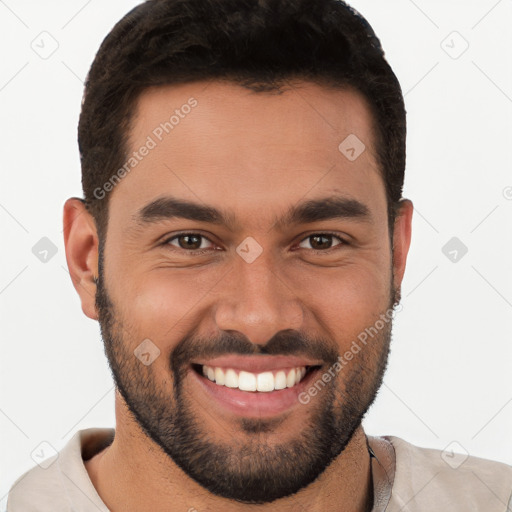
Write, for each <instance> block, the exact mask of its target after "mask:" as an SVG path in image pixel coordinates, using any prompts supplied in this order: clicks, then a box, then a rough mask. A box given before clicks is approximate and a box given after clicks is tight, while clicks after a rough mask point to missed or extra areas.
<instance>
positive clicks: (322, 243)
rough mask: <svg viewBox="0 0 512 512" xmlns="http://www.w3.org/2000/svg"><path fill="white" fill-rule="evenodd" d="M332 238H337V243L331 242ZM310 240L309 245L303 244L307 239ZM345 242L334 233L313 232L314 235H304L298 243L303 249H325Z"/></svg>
mask: <svg viewBox="0 0 512 512" xmlns="http://www.w3.org/2000/svg"><path fill="white" fill-rule="evenodd" d="M333 239H338V240H339V243H337V244H333ZM308 240H309V241H310V247H305V246H304V245H303V244H304V243H305V242H307V241H308ZM343 243H345V241H344V240H343V239H342V238H340V237H339V236H336V235H331V234H329V233H315V234H314V235H310V236H308V237H306V238H305V239H304V240H303V241H302V242H301V243H300V244H299V247H303V248H305V249H309V248H311V249H313V250H315V251H322V250H326V249H331V248H332V247H335V246H337V245H341V244H343Z"/></svg>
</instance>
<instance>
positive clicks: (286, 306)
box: [215, 252, 304, 345]
mask: <svg viewBox="0 0 512 512" xmlns="http://www.w3.org/2000/svg"><path fill="white" fill-rule="evenodd" d="M287 275H288V274H287ZM287 275H286V276H285V275H284V273H282V272H281V274H280V272H279V270H278V269H277V268H276V266H275V265H273V264H272V262H271V258H270V256H266V255H265V252H264V253H263V254H262V255H261V256H260V257H259V258H257V259H256V260H255V261H253V262H252V263H247V262H246V261H244V260H243V259H242V258H238V257H237V259H236V260H235V263H234V268H233V270H232V271H231V272H229V273H228V274H227V276H226V278H225V280H224V281H223V283H222V285H221V287H220V288H218V289H217V292H218V295H217V304H216V308H215V321H216V324H217V328H218V329H222V330H224V331H239V332H241V333H243V334H244V335H245V336H246V337H247V338H248V339H249V340H250V341H251V342H252V343H255V344H260V345H264V344H266V343H267V341H268V340H270V339H271V338H272V337H273V336H274V335H275V334H276V333H277V332H279V331H281V330H283V329H295V330H301V327H302V324H303V321H304V314H303V306H302V304H301V301H300V299H299V297H298V295H297V293H296V291H294V289H293V285H292V284H291V283H290V282H287V281H288V278H287Z"/></svg>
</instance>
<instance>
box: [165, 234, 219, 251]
mask: <svg viewBox="0 0 512 512" xmlns="http://www.w3.org/2000/svg"><path fill="white" fill-rule="evenodd" d="M204 241H206V245H204V243H203V242H204ZM208 243H211V242H210V241H209V240H208V239H207V238H206V237H204V236H203V235H199V234H197V233H182V234H181V235H176V236H173V237H172V238H170V239H169V240H167V242H166V244H169V245H172V246H173V247H178V248H180V249H184V250H186V251H195V250H198V249H207V248H208Z"/></svg>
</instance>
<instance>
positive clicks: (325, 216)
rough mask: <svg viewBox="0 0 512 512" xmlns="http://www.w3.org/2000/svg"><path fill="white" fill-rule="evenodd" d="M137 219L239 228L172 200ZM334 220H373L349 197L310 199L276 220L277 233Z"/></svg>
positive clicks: (220, 215)
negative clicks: (295, 226) (202, 223)
mask: <svg viewBox="0 0 512 512" xmlns="http://www.w3.org/2000/svg"><path fill="white" fill-rule="evenodd" d="M133 218H134V220H135V222H136V223H137V224H140V225H147V224H153V223H157V222H160V221H162V220H168V219H188V220H192V221H198V222H208V223H211V224H216V225H225V226H227V227H228V228H230V229H231V230H234V229H235V228H236V227H237V226H239V224H238V223H237V222H236V217H235V216H234V215H233V214H229V213H228V212H225V211H222V210H219V209H217V208H215V207H213V206H209V205H205V204H200V203H195V202H192V201H188V200H184V199H178V198H175V197H171V196H165V197H159V198H157V199H155V200H154V201H152V202H150V203H149V204H147V205H146V206H144V207H142V208H141V209H139V210H138V211H137V212H136V213H135V214H134V216H133ZM331 219H348V220H355V221H360V222H368V223H371V222H372V220H373V219H372V216H371V213H370V209H369V208H368V207H367V206H366V205H365V204H364V203H361V202H360V201H358V200H356V199H352V198H348V197H343V196H329V197H325V198H320V199H310V200H307V201H303V202H301V203H299V204H297V205H294V206H291V207H290V208H289V209H288V210H287V212H286V213H285V214H284V215H283V216H281V217H279V218H276V219H274V223H273V226H274V227H275V228H276V229H283V228H284V227H286V226H289V225H293V224H309V223H313V222H318V221H324V220H331Z"/></svg>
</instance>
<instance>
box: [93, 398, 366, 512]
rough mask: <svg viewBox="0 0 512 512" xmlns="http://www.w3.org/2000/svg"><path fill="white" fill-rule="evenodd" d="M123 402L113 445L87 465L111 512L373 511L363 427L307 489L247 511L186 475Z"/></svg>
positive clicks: (117, 415)
mask: <svg viewBox="0 0 512 512" xmlns="http://www.w3.org/2000/svg"><path fill="white" fill-rule="evenodd" d="M120 402H121V400H119V397H118V396H117V393H116V418H117V426H116V433H115V438H114V441H113V443H112V444H111V445H110V446H109V447H107V448H105V449H104V450H103V451H101V452H100V453H98V454H96V455H95V456H94V457H93V458H91V459H90V460H88V461H87V462H86V463H85V466H86V469H87V471H88V473H89V476H90V479H91V481H92V483H93V485H94V487H95V488H96V491H97V492H98V494H99V496H100V497H101V499H102V500H103V502H104V503H105V505H106V506H107V507H108V509H109V510H110V511H112V512H121V511H123V512H135V511H137V512H141V511H142V512H145V511H148V512H149V511H151V512H160V511H162V512H163V511H165V512H169V511H171V512H173V511H184V510H187V511H191V512H193V511H201V512H202V511H207V510H209V511H213V510H223V511H225V512H235V511H236V512H244V511H251V512H253V511H254V512H256V511H257V512H266V511H267V510H272V512H292V511H296V510H308V511H310V512H320V511H322V512H331V511H332V512H335V511H336V512H341V511H343V512H355V511H358V512H361V511H365V512H367V511H370V510H371V507H372V501H373V489H372V476H371V462H370V456H369V453H368V449H367V446H366V436H365V434H364V431H363V429H362V427H361V426H360V427H359V428H358V429H357V430H356V432H355V434H354V436H353V437H352V439H351V440H350V442H349V444H348V445H347V446H346V448H345V450H344V451H343V452H342V453H341V454H340V455H339V456H338V457H337V459H335V460H334V461H333V463H332V464H331V465H330V466H329V467H328V468H327V469H326V470H325V471H324V472H323V473H322V475H320V477H319V478H318V479H317V480H315V482H313V483H312V484H310V485H309V486H308V487H306V488H304V489H302V490H300V491H299V492H298V493H296V494H294V495H292V496H289V497H286V498H282V499H280V500H277V501H274V502H272V503H269V504H263V505H246V504H241V503H239V502H234V501H231V500H227V499H224V498H221V497H218V496H215V495H213V494H211V493H210V492H208V491H207V490H205V489H204V488H203V487H201V486H200V485H199V484H197V483H196V482H195V481H194V480H192V479H191V478H190V477H189V476H188V475H186V474H185V473H183V471H182V470H181V469H180V468H179V467H178V466H176V464H174V462H173V461H172V460H171V459H170V458H169V457H168V456H167V454H165V452H163V450H162V449H161V448H160V447H159V446H158V445H157V444H156V443H154V441H153V440H152V439H150V438H149V437H147V436H146V435H145V434H144V432H143V431H142V430H141V429H140V427H139V425H138V424H136V422H135V420H134V419H133V418H132V417H131V415H130V414H129V413H128V411H127V410H126V409H125V407H123V405H122V404H121V403H120Z"/></svg>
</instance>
